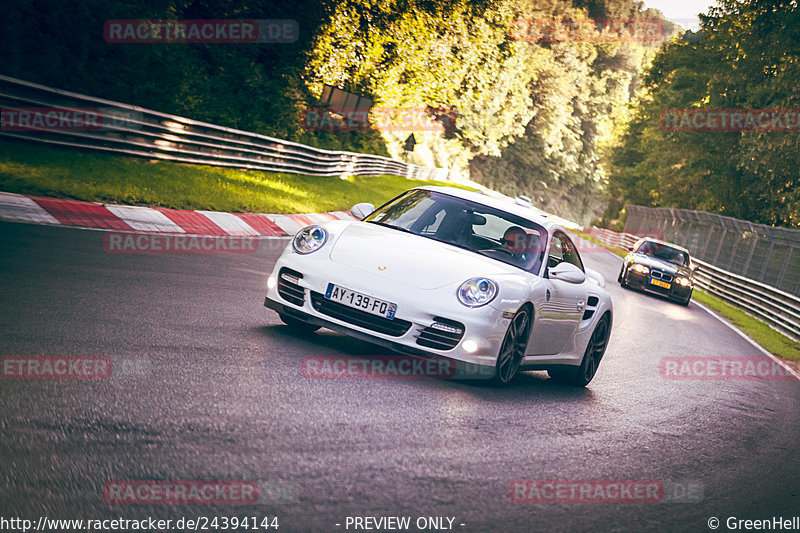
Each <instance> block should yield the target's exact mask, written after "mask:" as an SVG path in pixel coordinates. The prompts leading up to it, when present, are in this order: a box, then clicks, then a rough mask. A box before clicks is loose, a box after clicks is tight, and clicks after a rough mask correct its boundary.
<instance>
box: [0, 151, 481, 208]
mask: <svg viewBox="0 0 800 533" xmlns="http://www.w3.org/2000/svg"><path fill="white" fill-rule="evenodd" d="M426 184H436V185H453V186H458V185H454V184H451V183H448V182H435V181H422V180H413V179H406V178H401V177H398V176H380V177H361V176H354V177H350V178H347V179H339V178H336V177H332V178H326V177H317V176H304V175H297V174H278V173H269V172H260V171H254V170H239V169H224V168H217V167H210V166H203V165H184V164H178V163H172V162H169V161H147V160H143V159H137V158H132V157H121V156H118V155H114V154H106V153H102V152H80V151H77V150H70V149H64V148H55V147H51V146H47V145H44V144H34V143H24V142H16V141H6V140H0V191H5V192H13V193H19V194H32V195H41V196H51V197H55V198H71V199H75V200H88V201H95V202H108V203H120V204H131V205H150V206H161V207H171V208H174V209H206V210H210V211H229V212H249V213H318V212H323V211H336V210H348V209H350V207H352V206H353V204H356V203H358V202H371V203H373V204H375V205H380V204H382V203H384V202H386V201H388V200H390V199H391V198H393V197H395V196H397V195H398V194H400V193H401V192H403V191H405V190H407V189H411V188H412V187H418V186H420V185H426ZM459 187H462V188H468V187H463V186H459Z"/></svg>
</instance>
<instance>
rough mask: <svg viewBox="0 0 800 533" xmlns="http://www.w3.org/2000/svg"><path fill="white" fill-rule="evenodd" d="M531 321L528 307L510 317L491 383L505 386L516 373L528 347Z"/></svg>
mask: <svg viewBox="0 0 800 533" xmlns="http://www.w3.org/2000/svg"><path fill="white" fill-rule="evenodd" d="M531 322H532V314H531V312H530V310H529V308H528V307H523V308H522V309H520V310H519V311H517V314H516V315H514V318H512V319H511V323H510V324H509V325H508V329H507V330H506V335H505V337H503V343H502V344H501V345H500V351H499V353H498V354H497V364H496V365H495V369H494V377H493V378H492V384H494V385H497V386H500V387H505V386H507V385H508V384H510V383H511V381H512V380H513V379H514V377H515V376H516V375H517V370H519V365H520V364H521V363H522V359H523V358H524V357H525V349H526V348H527V347H528V336H529V335H530V331H531Z"/></svg>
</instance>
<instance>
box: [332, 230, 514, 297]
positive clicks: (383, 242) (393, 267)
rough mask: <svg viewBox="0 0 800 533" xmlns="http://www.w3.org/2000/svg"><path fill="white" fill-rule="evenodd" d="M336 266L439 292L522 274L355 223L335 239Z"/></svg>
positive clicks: (418, 239)
mask: <svg viewBox="0 0 800 533" xmlns="http://www.w3.org/2000/svg"><path fill="white" fill-rule="evenodd" d="M330 258H331V260H332V261H334V262H335V263H339V264H341V265H347V266H348V267H351V268H353V269H356V270H362V271H364V272H369V273H370V274H378V273H380V275H381V276H385V277H386V279H387V281H394V282H399V283H405V284H408V285H412V286H414V287H418V288H421V289H436V288H439V287H443V286H445V285H449V284H452V283H461V282H464V281H466V280H468V279H469V278H473V277H476V276H492V275H501V274H522V273H523V271H522V270H520V269H519V268H516V267H514V266H511V265H506V264H504V263H502V262H500V261H496V260H494V259H489V258H488V257H482V256H480V255H478V254H477V253H474V252H470V251H468V250H464V249H461V248H458V247H455V246H451V245H449V244H444V243H442V242H438V241H434V240H433V239H429V238H427V237H421V236H419V235H412V234H410V233H404V232H402V231H399V230H395V229H392V228H387V227H385V226H379V225H377V224H369V223H366V222H354V223H352V224H350V225H349V226H348V227H347V228H346V229H345V230H344V231H343V232H342V233H341V235H340V236H339V238H338V239H336V242H335V243H334V245H333V248H332V249H331V252H330Z"/></svg>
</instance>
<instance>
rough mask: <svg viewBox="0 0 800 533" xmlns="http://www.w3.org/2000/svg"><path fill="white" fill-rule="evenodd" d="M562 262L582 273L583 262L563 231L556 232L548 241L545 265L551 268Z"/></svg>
mask: <svg viewBox="0 0 800 533" xmlns="http://www.w3.org/2000/svg"><path fill="white" fill-rule="evenodd" d="M564 262H566V263H570V264H573V265H575V266H576V267H578V268H579V269H581V272H584V268H583V261H581V257H580V255H578V250H577V249H576V248H575V245H574V244H573V243H572V241H571V240H570V238H569V237H567V235H566V234H565V233H564V232H563V231H556V232H555V233H553V239H552V240H551V241H550V250H549V252H548V259H547V264H548V266H549V267H550V268H553V267H555V266H558V265H559V264H561V263H564Z"/></svg>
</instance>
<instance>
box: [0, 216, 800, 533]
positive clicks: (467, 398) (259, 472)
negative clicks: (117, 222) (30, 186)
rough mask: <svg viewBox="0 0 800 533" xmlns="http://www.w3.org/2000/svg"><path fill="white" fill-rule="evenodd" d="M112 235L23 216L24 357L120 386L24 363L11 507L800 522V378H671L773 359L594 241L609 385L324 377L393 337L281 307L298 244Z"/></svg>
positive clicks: (481, 520) (11, 399)
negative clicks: (146, 247)
mask: <svg viewBox="0 0 800 533" xmlns="http://www.w3.org/2000/svg"><path fill="white" fill-rule="evenodd" d="M104 235H105V234H104V232H101V231H89V230H79V229H70V228H63V227H46V226H33V225H25V224H15V223H0V249H1V250H2V253H1V254H0V279H1V280H2V285H1V287H2V299H0V301H1V302H2V305H0V325H1V326H2V327H1V328H0V355H5V356H9V355H12V356H17V355H23V356H24V355H34V356H42V355H61V356H77V355H91V356H106V357H108V358H109V360H110V361H111V362H112V363H113V371H112V374H111V376H110V377H109V378H108V379H101V380H64V379H62V380H31V379H26V380H16V379H2V380H0V406H1V407H0V509H2V512H0V517H5V518H8V517H21V518H26V519H31V520H33V521H34V523H35V522H36V521H37V519H38V517H39V516H47V517H48V518H51V519H52V518H65V519H70V518H75V519H78V518H82V519H104V518H118V517H123V518H141V517H146V516H152V517H155V518H160V519H168V518H169V519H177V518H180V517H181V516H186V517H198V516H208V517H212V516H227V517H233V516H239V517H244V516H255V517H259V518H260V517H264V516H269V517H273V516H277V517H278V519H279V524H280V529H279V530H278V531H354V530H355V529H353V527H352V526H350V527H349V528H347V527H346V524H347V522H346V520H347V517H348V516H350V517H354V516H362V517H363V516H375V517H388V516H409V517H411V518H412V522H411V524H412V527H411V528H410V529H409V530H410V531H418V529H417V528H416V526H415V522H414V521H415V520H416V519H417V518H418V517H428V516H430V517H450V518H454V521H453V525H452V528H453V530H454V531H465V532H467V531H469V532H472V531H588V530H594V531H710V529H709V527H708V520H709V518H711V517H718V518H719V519H720V520H721V522H722V524H721V526H720V528H719V530H720V531H726V530H728V529H727V527H726V521H727V518H728V517H731V516H733V517H737V518H741V519H766V518H772V517H774V516H778V517H780V516H782V517H784V518H790V517H794V516H798V515H800V505H799V504H800V481H799V480H800V460H798V448H799V446H798V437H800V416H798V411H799V410H798V406H800V382H798V381H797V380H795V379H784V380H775V379H761V378H759V379H712V380H674V379H665V378H664V377H663V376H662V374H661V373H660V372H659V361H660V359H661V358H663V357H667V356H702V357H705V356H723V357H748V356H749V357H763V355H761V354H760V352H759V351H758V350H756V349H755V348H754V347H753V346H752V345H750V344H749V343H748V342H746V341H745V340H744V339H742V338H741V337H740V336H738V335H737V334H736V333H735V332H733V331H732V330H731V329H729V328H728V327H726V326H725V325H724V324H722V323H721V322H719V321H718V320H717V319H715V318H714V317H712V316H711V315H709V314H708V313H706V312H705V311H704V310H702V309H700V308H699V307H698V306H697V305H695V304H694V303H692V304H691V305H690V306H689V307H688V308H685V307H681V306H679V305H677V304H674V303H671V302H668V301H664V300H662V299H659V298H657V297H653V296H648V295H643V294H639V293H634V292H630V291H626V290H623V289H621V288H620V287H619V286H618V284H617V283H616V275H617V272H618V271H619V266H620V259H619V258H617V257H616V256H613V255H612V254H610V253H604V252H602V253H601V252H595V253H586V254H584V255H583V258H584V260H585V262H586V263H587V265H588V266H590V267H592V268H595V269H597V270H599V271H601V272H602V273H603V275H604V276H605V277H606V279H607V280H608V281H609V283H608V287H609V290H610V292H611V295H612V298H613V300H614V306H615V320H614V329H613V332H612V336H611V341H610V344H609V348H608V352H607V354H606V357H605V358H604V360H603V362H602V364H601V365H600V368H599V371H598V374H597V376H596V378H595V379H594V381H593V382H592V383H591V384H590V385H589V387H588V388H586V389H574V388H570V387H566V386H561V385H557V384H554V383H553V382H552V381H551V380H549V379H548V377H547V374H546V373H542V372H526V373H524V374H523V375H522V376H520V377H519V378H518V380H517V381H516V382H515V384H514V385H513V386H512V387H510V388H507V389H496V388H492V387H490V386H487V385H484V384H482V383H478V382H473V381H467V382H463V381H461V382H456V381H452V380H446V379H309V378H306V377H303V376H302V375H301V372H300V369H301V366H300V365H301V361H302V359H303V358H304V357H309V356H336V357H342V358H346V359H347V358H373V357H380V356H383V355H385V354H386V351H385V350H384V349H382V348H379V347H376V346H374V345H371V344H369V343H366V342H363V341H360V340H355V339H352V338H349V337H347V336H343V335H339V334H335V333H332V332H329V331H326V330H321V331H320V332H318V333H316V334H313V335H310V336H307V337H302V336H298V335H295V334H292V333H291V332H290V331H288V330H287V328H286V327H284V326H283V325H281V323H280V321H279V319H278V317H277V315H276V314H275V313H274V312H272V311H270V310H267V309H265V308H264V307H263V306H262V303H263V298H264V294H265V290H266V275H267V273H268V272H269V271H270V270H271V268H272V265H273V264H274V261H275V259H276V257H277V256H278V254H279V253H280V250H281V249H282V247H283V246H284V245H285V243H286V242H287V241H286V240H285V239H272V240H270V239H265V240H263V241H261V246H260V247H259V250H258V252H256V253H253V254H230V255H198V254H186V255H168V254H164V255H161V254H151V255H129V254H127V255H126V254H110V253H107V252H106V251H105V249H104V245H103V239H104ZM518 479H529V480H564V481H565V482H574V481H575V480H604V481H609V480H656V481H658V482H659V483H662V485H663V486H664V487H666V489H665V494H664V497H663V498H662V500H661V501H660V502H657V503H643V502H636V503H620V502H613V501H609V502H605V503H598V502H592V503H571V502H570V503H564V502H563V501H562V502H558V503H554V502H544V503H542V502H541V501H540V502H538V503H517V502H514V501H512V498H511V497H510V493H509V487H510V486H511V484H512V482H513V481H514V480H518ZM120 480H160V481H170V480H249V481H255V482H257V483H258V487H259V501H258V503H255V504H247V505H225V504H215V505H206V504H192V505H190V504H182V505H164V504H136V505H127V504H109V503H107V502H106V501H105V499H104V495H103V487H104V485H105V484H106V483H108V482H112V481H120ZM668 492H669V494H668ZM337 524H339V525H337ZM445 524H447V521H446V520H445ZM462 524H463V525H462ZM8 530H9V531H12V529H8ZM428 530H432V529H428ZM262 531H263V530H262ZM372 531H390V530H389V529H381V530H372Z"/></svg>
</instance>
